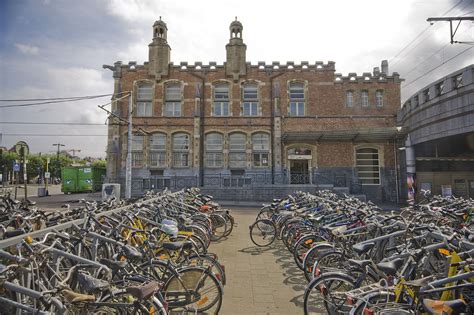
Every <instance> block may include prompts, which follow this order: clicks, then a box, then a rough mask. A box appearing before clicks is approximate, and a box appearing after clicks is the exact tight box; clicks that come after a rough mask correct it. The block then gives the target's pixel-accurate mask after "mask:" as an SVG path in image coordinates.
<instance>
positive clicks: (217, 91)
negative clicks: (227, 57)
mask: <svg viewBox="0 0 474 315" xmlns="http://www.w3.org/2000/svg"><path fill="white" fill-rule="evenodd" d="M229 113H230V109H229V85H228V84H227V83H219V84H216V85H215V86H214V103H213V108H212V115H213V116H229Z"/></svg>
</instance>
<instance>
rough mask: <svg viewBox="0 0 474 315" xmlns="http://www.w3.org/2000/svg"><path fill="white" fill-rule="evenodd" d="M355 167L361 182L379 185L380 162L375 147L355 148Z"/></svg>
mask: <svg viewBox="0 0 474 315" xmlns="http://www.w3.org/2000/svg"><path fill="white" fill-rule="evenodd" d="M356 168H357V175H358V176H359V180H360V182H361V184H363V185H380V162H379V151H378V150H377V149H373V148H361V149H357V151H356Z"/></svg>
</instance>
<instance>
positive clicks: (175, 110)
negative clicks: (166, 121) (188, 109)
mask: <svg viewBox="0 0 474 315" xmlns="http://www.w3.org/2000/svg"><path fill="white" fill-rule="evenodd" d="M181 104H182V91H181V84H180V83H168V84H166V86H165V111H164V116H166V117H180V116H181V115H182V105H181Z"/></svg>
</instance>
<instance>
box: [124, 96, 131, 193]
mask: <svg viewBox="0 0 474 315" xmlns="http://www.w3.org/2000/svg"><path fill="white" fill-rule="evenodd" d="M132 100H133V92H130V98H129V101H128V139H127V162H126V165H125V168H126V169H125V199H130V198H132V141H133V138H132V137H133V133H132V129H133V125H132V114H133V101H132Z"/></svg>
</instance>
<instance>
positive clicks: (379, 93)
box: [375, 90, 383, 107]
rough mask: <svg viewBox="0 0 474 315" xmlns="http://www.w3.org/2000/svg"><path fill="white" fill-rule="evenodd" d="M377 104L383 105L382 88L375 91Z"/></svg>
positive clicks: (378, 105)
mask: <svg viewBox="0 0 474 315" xmlns="http://www.w3.org/2000/svg"><path fill="white" fill-rule="evenodd" d="M375 106H377V107H382V106H383V91H381V90H379V91H376V92H375Z"/></svg>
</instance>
